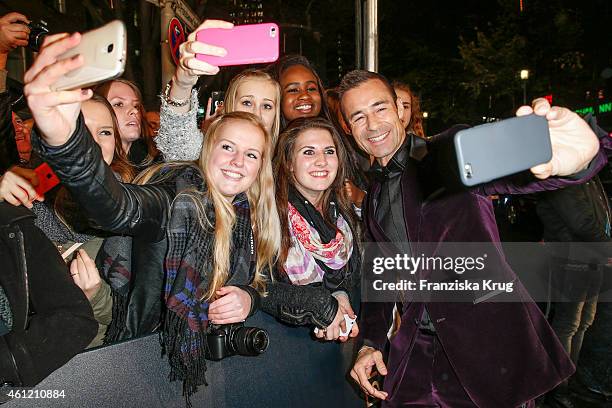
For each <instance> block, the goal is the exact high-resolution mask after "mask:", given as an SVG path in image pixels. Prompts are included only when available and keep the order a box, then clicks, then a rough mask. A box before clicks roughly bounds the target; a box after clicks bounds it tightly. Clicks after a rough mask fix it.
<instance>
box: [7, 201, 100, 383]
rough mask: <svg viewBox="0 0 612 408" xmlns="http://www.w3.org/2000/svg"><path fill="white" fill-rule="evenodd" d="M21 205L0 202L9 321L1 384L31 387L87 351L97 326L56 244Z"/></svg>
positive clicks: (32, 215) (85, 299) (87, 303)
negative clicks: (83, 351) (11, 322)
mask: <svg viewBox="0 0 612 408" xmlns="http://www.w3.org/2000/svg"><path fill="white" fill-rule="evenodd" d="M34 217H35V216H34V214H33V213H32V212H30V211H29V210H27V209H25V208H24V207H14V206H12V205H11V204H8V203H6V202H2V203H0V259H1V260H2V272H1V273H0V285H1V286H2V288H3V290H4V292H5V293H6V296H7V298H8V300H9V304H10V309H11V313H12V316H13V324H12V329H11V331H10V332H9V333H8V334H6V335H4V336H2V337H0V386H1V385H3V384H5V385H14V386H33V385H35V384H37V383H38V382H40V381H41V380H42V379H43V378H45V377H46V376H47V375H49V374H50V373H51V372H53V371H54V370H56V369H57V368H59V367H60V366H62V365H63V364H64V363H66V362H67V361H68V360H70V359H71V358H72V357H73V356H74V355H75V354H77V353H78V352H80V351H81V350H83V349H85V347H86V346H87V345H88V344H89V342H90V341H91V340H92V339H93V338H94V336H95V334H96V332H97V330H98V324H97V323H96V321H95V320H94V317H93V313H92V310H91V306H90V305H89V302H88V301H87V298H86V297H85V295H84V294H83V292H82V291H81V289H79V288H78V287H77V286H76V285H75V284H74V282H73V281H72V279H71V277H70V274H69V271H68V268H67V266H66V264H65V263H64V261H63V260H62V258H61V257H60V255H59V252H58V251H57V249H56V248H55V246H54V245H53V244H52V243H51V241H49V240H48V239H47V238H46V237H45V235H44V234H43V232H42V231H41V230H39V229H38V228H37V227H36V226H34Z"/></svg>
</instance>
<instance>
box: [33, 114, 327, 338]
mask: <svg viewBox="0 0 612 408" xmlns="http://www.w3.org/2000/svg"><path fill="white" fill-rule="evenodd" d="M32 143H33V147H34V149H35V150H37V151H39V152H40V154H41V155H42V156H43V157H44V158H45V160H46V161H47V162H48V163H49V165H50V166H51V167H52V168H53V170H54V171H55V173H56V174H57V175H58V177H59V178H60V180H61V181H62V183H64V185H66V187H68V189H69V190H70V192H71V195H72V197H74V198H75V200H77V201H78V203H79V205H81V206H82V208H83V209H84V210H85V212H86V213H87V214H88V215H89V217H90V218H91V220H90V222H91V223H92V225H95V226H97V227H99V228H100V229H103V230H106V231H109V232H112V233H118V234H127V235H133V236H134V238H135V239H134V243H133V250H132V253H133V258H132V270H133V274H134V275H135V278H134V280H133V283H132V288H131V292H132V295H131V296H130V300H129V302H130V306H129V307H128V312H127V313H128V316H127V323H126V324H127V332H126V335H124V336H122V338H129V337H132V336H135V335H140V334H146V333H150V332H151V331H152V330H154V329H155V328H156V327H157V326H158V324H159V317H160V314H161V311H162V296H163V292H162V291H163V278H164V272H163V260H164V257H165V255H166V252H167V249H168V245H167V241H166V227H167V224H168V209H169V208H170V204H171V202H172V200H173V199H174V197H175V196H176V194H177V193H178V192H180V191H182V190H185V189H188V188H192V187H194V186H196V187H197V186H199V185H200V184H201V183H202V180H201V179H200V177H199V175H197V174H195V173H194V172H189V171H186V172H182V173H181V174H180V175H179V176H175V177H169V178H167V179H166V180H165V181H164V182H157V183H155V184H147V185H141V186H134V185H130V184H122V183H120V182H118V181H117V180H116V179H115V177H114V176H113V174H112V172H111V170H110V168H109V167H108V166H107V165H106V164H105V163H104V161H103V160H102V155H101V152H100V148H99V147H98V145H97V144H96V143H95V142H94V141H93V139H92V138H91V136H90V135H89V131H88V130H87V128H86V127H85V124H84V121H83V118H82V116H80V117H79V119H78V122H77V127H76V130H75V132H74V134H73V135H72V136H71V137H70V139H69V140H68V141H67V142H66V143H65V144H64V145H63V146H58V147H50V146H47V145H45V144H44V143H43V142H41V140H40V139H39V137H38V135H37V134H36V131H35V130H34V131H33V132H32ZM291 286H292V285H290V284H287V283H282V282H278V283H273V284H269V285H268V287H267V297H266V298H265V307H264V309H265V310H266V311H269V312H272V314H274V315H278V313H279V311H281V312H282V313H283V318H282V320H284V321H285V322H288V323H293V324H306V323H313V324H318V325H321V326H322V327H326V326H328V325H329V324H330V323H331V322H332V321H333V319H334V317H335V314H336V311H337V308H338V305H337V302H336V303H332V304H331V305H330V302H321V299H322V298H323V297H329V291H328V290H327V289H325V288H313V289H312V290H309V291H303V290H299V289H300V288H297V289H296V288H292V287H291ZM254 293H255V291H249V294H250V295H251V297H252V298H253V296H254ZM253 301H254V302H253V304H259V299H253ZM262 307H263V306H262Z"/></svg>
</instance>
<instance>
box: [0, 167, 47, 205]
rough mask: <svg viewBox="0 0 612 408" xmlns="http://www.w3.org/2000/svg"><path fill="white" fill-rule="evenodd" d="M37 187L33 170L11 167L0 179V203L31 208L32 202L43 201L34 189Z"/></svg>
mask: <svg viewBox="0 0 612 408" xmlns="http://www.w3.org/2000/svg"><path fill="white" fill-rule="evenodd" d="M37 185H38V176H37V175H36V173H35V172H34V170H30V169H25V168H22V167H17V166H15V167H11V168H10V169H9V170H7V172H6V173H4V174H3V175H2V177H0V201H6V202H7V203H9V204H12V205H14V206H19V205H22V204H23V205H24V206H25V207H27V208H32V202H33V201H34V200H38V201H43V200H44V197H42V196H39V195H38V194H37V193H36V191H35V190H34V187H36V186H37Z"/></svg>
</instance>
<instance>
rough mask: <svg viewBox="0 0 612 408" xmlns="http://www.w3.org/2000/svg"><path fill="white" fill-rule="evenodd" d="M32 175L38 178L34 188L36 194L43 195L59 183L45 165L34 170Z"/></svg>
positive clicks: (49, 168)
mask: <svg viewBox="0 0 612 408" xmlns="http://www.w3.org/2000/svg"><path fill="white" fill-rule="evenodd" d="M34 173H36V175H37V176H38V185H37V186H36V187H35V188H34V190H35V191H36V194H38V195H39V196H42V195H44V194H45V193H46V192H47V191H49V190H51V189H52V188H53V187H55V186H57V185H58V184H59V183H60V180H59V178H57V176H56V175H55V173H54V172H53V170H51V167H49V165H48V164H47V163H43V164H41V165H40V166H38V167H37V168H35V169H34Z"/></svg>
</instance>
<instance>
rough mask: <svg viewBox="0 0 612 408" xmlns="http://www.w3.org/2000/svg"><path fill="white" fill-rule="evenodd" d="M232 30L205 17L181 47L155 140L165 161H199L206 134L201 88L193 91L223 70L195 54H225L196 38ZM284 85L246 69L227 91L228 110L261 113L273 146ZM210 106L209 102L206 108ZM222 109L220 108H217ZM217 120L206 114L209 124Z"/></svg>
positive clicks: (163, 104)
mask: <svg viewBox="0 0 612 408" xmlns="http://www.w3.org/2000/svg"><path fill="white" fill-rule="evenodd" d="M213 26H215V27H217V26H218V27H221V28H231V27H232V24H231V23H227V22H224V21H214V20H209V21H205V22H204V23H203V24H202V25H201V26H200V27H198V29H196V30H195V31H194V32H193V33H192V34H191V35H190V36H189V39H188V41H187V42H185V43H184V44H182V45H181V58H180V61H179V64H178V65H177V67H176V71H175V73H174V76H173V77H172V80H171V81H170V82H169V83H168V85H167V86H166V88H165V89H164V91H163V92H162V98H161V108H160V128H159V132H158V135H157V137H156V138H155V143H156V144H157V148H158V149H159V150H160V152H161V153H162V154H163V156H164V158H165V160H166V161H176V160H181V161H185V160H197V159H198V157H199V155H200V151H201V150H202V138H203V134H202V132H201V131H200V129H198V125H197V119H196V115H197V111H198V92H197V90H195V89H193V87H194V86H195V84H196V82H197V80H198V78H199V77H200V76H201V75H214V74H216V73H217V72H218V70H219V68H218V67H215V66H212V65H209V64H207V63H206V62H204V61H200V60H198V59H196V58H195V54H196V53H198V54H209V55H222V54H224V53H225V50H223V49H221V48H218V47H214V46H212V45H208V44H204V43H201V42H199V41H196V40H195V33H196V32H197V31H198V30H202V29H207V28H212V27H213ZM279 105H280V86H279V84H278V82H276V81H275V80H274V79H272V77H271V76H270V75H269V74H268V73H266V72H264V71H261V70H257V69H247V70H245V71H242V72H241V73H239V74H238V75H236V76H235V77H234V78H233V79H232V80H231V81H230V84H229V86H228V88H227V91H226V93H225V99H224V101H223V111H224V112H226V113H228V112H234V111H241V112H250V113H252V114H254V115H255V116H257V117H259V118H260V119H261V121H262V122H263V123H264V125H265V127H266V129H267V131H268V132H269V133H270V135H271V136H272V137H271V144H272V148H274V145H275V144H276V139H277V137H278V133H279V128H280V106H279ZM209 110H210V100H209V104H208V106H207V108H206V112H207V115H208V113H209ZM218 111H219V110H218ZM212 119H214V117H213V118H210V117H209V116H207V119H206V121H205V127H206V126H208V125H209V123H210V121H211V120H212Z"/></svg>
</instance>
